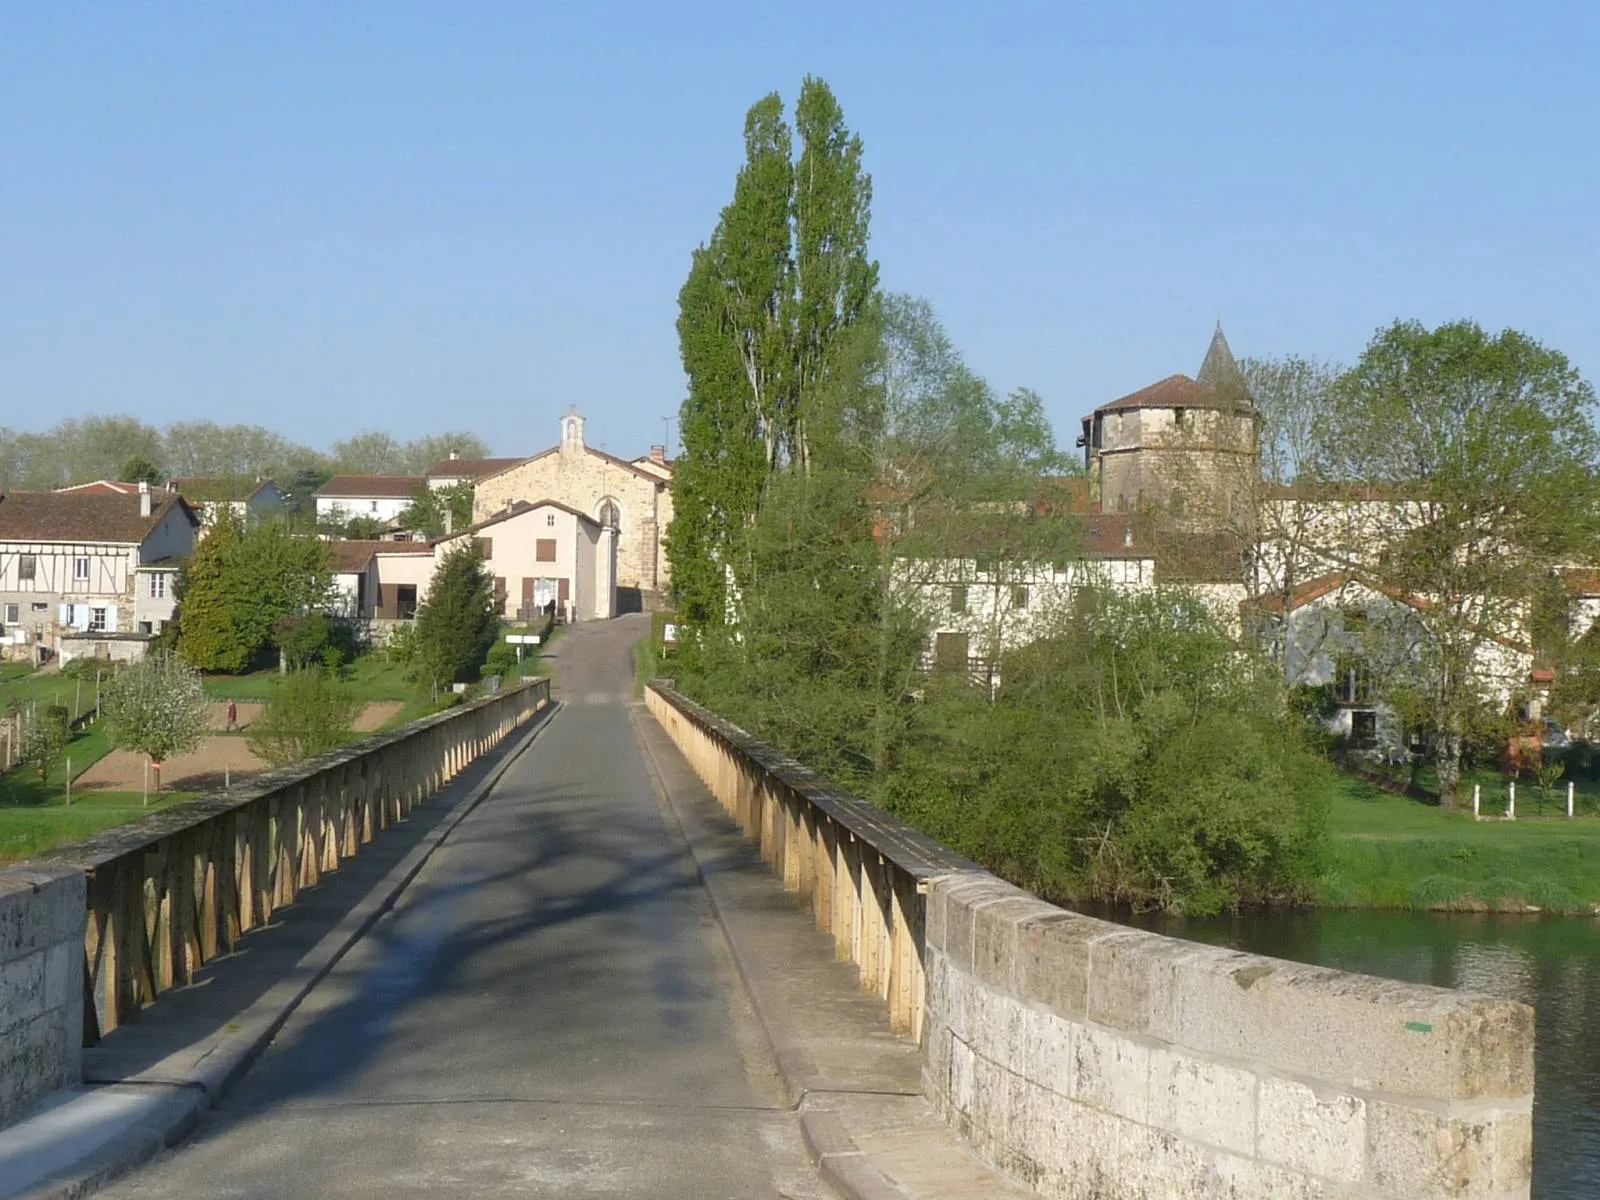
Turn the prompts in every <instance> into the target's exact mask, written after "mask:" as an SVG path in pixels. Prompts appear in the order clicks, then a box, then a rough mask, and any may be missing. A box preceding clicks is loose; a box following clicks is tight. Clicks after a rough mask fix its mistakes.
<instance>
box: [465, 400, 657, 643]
mask: <svg viewBox="0 0 1600 1200" xmlns="http://www.w3.org/2000/svg"><path fill="white" fill-rule="evenodd" d="M474 486H475V491H474V498H473V509H472V519H473V523H474V524H481V523H483V522H485V521H489V520H491V519H493V518H494V517H496V516H497V515H499V514H501V513H504V512H506V511H507V510H508V509H510V508H511V507H512V506H513V505H515V504H518V503H538V502H541V501H547V500H549V501H555V502H557V503H559V504H561V505H564V506H565V507H566V508H568V509H570V510H575V511H577V512H579V513H582V514H584V515H586V516H588V517H589V518H592V519H593V520H594V521H596V522H598V524H599V525H600V526H601V527H602V528H604V529H608V530H611V531H612V535H613V537H614V538H615V544H616V584H617V604H618V609H619V611H622V612H629V611H637V610H639V609H654V608H658V607H661V606H662V605H664V604H665V602H666V593H667V589H668V585H669V583H670V581H671V571H670V568H669V566H668V563H667V552H666V532H667V527H668V526H669V525H670V524H672V462H671V461H670V460H669V459H668V458H667V454H666V447H665V446H652V447H651V448H650V452H649V453H648V454H646V455H642V456H640V457H639V458H634V459H626V458H618V457H616V456H615V455H612V454H607V453H606V452H605V451H603V450H597V449H595V448H594V447H593V446H590V445H589V444H588V443H587V442H586V441H585V440H584V419H583V417H582V415H580V414H579V412H578V410H577V409H576V408H571V409H568V410H567V412H566V413H565V414H563V415H562V417H561V440H560V441H559V442H558V443H557V444H556V445H554V446H551V447H550V448H549V449H547V450H542V451H540V452H539V453H538V454H535V455H533V456H532V457H529V458H523V459H518V460H516V461H514V462H513V463H511V464H510V465H507V466H503V467H501V468H500V469H499V470H497V471H494V472H493V473H491V474H488V475H484V476H481V477H479V478H478V479H477V480H476V481H475V485H474Z"/></svg>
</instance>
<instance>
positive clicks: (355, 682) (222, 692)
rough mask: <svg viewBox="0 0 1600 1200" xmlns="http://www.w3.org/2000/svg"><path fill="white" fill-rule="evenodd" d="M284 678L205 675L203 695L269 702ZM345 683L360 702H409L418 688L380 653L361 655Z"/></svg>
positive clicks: (266, 672)
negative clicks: (204, 693)
mask: <svg viewBox="0 0 1600 1200" xmlns="http://www.w3.org/2000/svg"><path fill="white" fill-rule="evenodd" d="M282 678H283V676H282V675H280V674H279V673H278V670H277V668H275V667H274V668H271V669H268V670H264V671H252V672H250V673H249V674H248V675H207V676H206V677H205V689H206V694H207V695H208V696H211V697H212V698H213V699H216V700H226V699H228V698H230V697H231V698H233V699H234V700H260V701H265V700H270V699H272V697H273V696H274V695H276V694H277V691H278V683H279V681H280V680H281V679H282ZM344 678H345V681H346V682H347V683H348V684H349V685H350V687H351V689H352V690H353V691H354V692H355V694H356V697H357V698H358V699H360V700H362V701H363V702H365V701H372V700H411V699H413V698H414V697H415V696H416V694H417V691H418V686H417V685H416V684H415V683H412V682H411V681H409V680H408V679H406V669H405V668H404V667H403V666H401V665H400V664H398V663H393V662H389V661H388V660H387V659H385V658H384V657H383V656H382V655H380V654H364V655H362V656H361V657H360V658H358V659H356V660H355V662H353V663H351V664H350V666H349V667H347V668H346V669H345V671H344Z"/></svg>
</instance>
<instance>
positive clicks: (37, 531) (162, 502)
mask: <svg viewBox="0 0 1600 1200" xmlns="http://www.w3.org/2000/svg"><path fill="white" fill-rule="evenodd" d="M151 495H152V497H153V503H152V511H151V514H150V516H148V517H144V516H140V515H139V494H138V493H137V492H131V493H130V492H115V491H108V492H100V491H82V490H80V491H72V492H9V493H7V494H6V495H5V496H4V497H3V498H0V541H7V542H100V543H112V544H116V545H137V544H138V543H140V542H142V541H144V539H145V538H146V537H148V536H149V534H150V531H151V530H153V529H154V528H155V527H156V526H157V525H159V524H161V522H162V521H163V520H165V519H166V518H167V517H168V516H169V515H171V514H172V513H173V512H174V511H176V512H179V513H181V514H182V516H183V518H184V519H185V520H187V521H189V522H191V523H192V524H194V525H198V524H199V521H198V520H197V519H196V517H195V515H194V512H193V510H192V509H190V507H189V506H188V505H187V504H185V503H184V502H183V500H182V498H181V497H179V496H176V495H174V494H172V493H171V492H168V491H164V490H162V489H159V488H157V489H155V490H153V491H152V493H151Z"/></svg>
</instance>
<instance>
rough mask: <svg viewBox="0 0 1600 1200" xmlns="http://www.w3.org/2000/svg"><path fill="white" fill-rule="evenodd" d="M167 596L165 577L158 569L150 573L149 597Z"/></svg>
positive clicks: (163, 598)
mask: <svg viewBox="0 0 1600 1200" xmlns="http://www.w3.org/2000/svg"><path fill="white" fill-rule="evenodd" d="M166 598H167V577H166V576H165V575H164V574H162V573H161V572H160V571H152V572H151V573H150V599H152V600H165V599H166Z"/></svg>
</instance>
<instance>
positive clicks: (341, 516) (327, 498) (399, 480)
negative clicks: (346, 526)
mask: <svg viewBox="0 0 1600 1200" xmlns="http://www.w3.org/2000/svg"><path fill="white" fill-rule="evenodd" d="M425 482H426V480H425V479H424V478H423V477H422V476H420V475H335V476H334V477H333V478H332V479H330V480H328V482H327V483H325V484H323V485H322V486H321V487H319V488H318V489H317V490H316V492H315V493H313V495H314V496H315V497H316V504H317V521H318V523H319V524H321V523H323V522H328V523H340V524H342V523H344V522H346V521H350V520H353V519H354V518H356V517H370V518H372V519H373V520H374V521H377V522H378V523H379V524H380V525H382V526H383V527H384V528H385V529H393V528H394V527H395V518H397V517H398V516H399V515H400V514H401V513H402V512H404V511H405V510H406V509H407V508H409V507H410V506H411V497H412V495H413V494H414V493H415V492H416V491H417V489H418V488H420V487H422V486H423V484H424V483H425Z"/></svg>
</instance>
